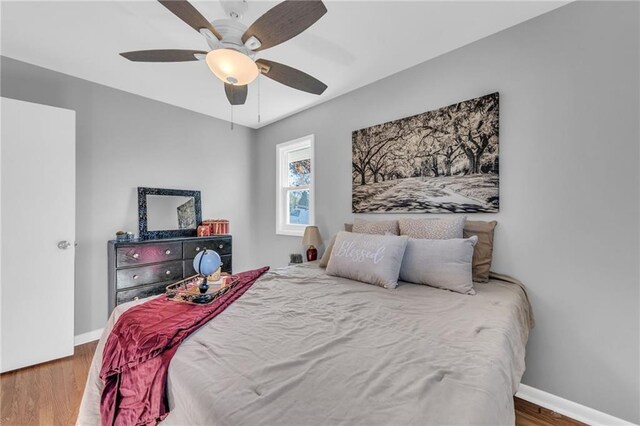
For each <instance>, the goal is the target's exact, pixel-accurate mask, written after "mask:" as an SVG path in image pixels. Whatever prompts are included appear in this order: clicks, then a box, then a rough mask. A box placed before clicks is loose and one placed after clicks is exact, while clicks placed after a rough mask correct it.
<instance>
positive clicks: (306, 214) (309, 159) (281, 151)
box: [276, 135, 314, 236]
mask: <svg viewBox="0 0 640 426" xmlns="http://www.w3.org/2000/svg"><path fill="white" fill-rule="evenodd" d="M276 160H277V175H276V179H277V182H276V186H277V194H276V199H277V204H276V234H280V235H294V236H302V234H304V228H306V227H307V226H308V225H313V223H314V214H313V213H314V199H313V198H314V197H313V195H314V194H313V175H314V164H313V135H310V136H305V137H304V138H300V139H296V140H294V141H291V142H285V143H281V144H279V145H277V146H276Z"/></svg>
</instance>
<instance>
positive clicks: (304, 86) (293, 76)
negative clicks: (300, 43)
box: [256, 59, 327, 95]
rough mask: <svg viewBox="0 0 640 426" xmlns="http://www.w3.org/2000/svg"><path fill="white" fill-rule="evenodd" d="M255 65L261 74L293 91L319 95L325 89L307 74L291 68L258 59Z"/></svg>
mask: <svg viewBox="0 0 640 426" xmlns="http://www.w3.org/2000/svg"><path fill="white" fill-rule="evenodd" d="M256 64H258V68H260V72H261V73H262V74H264V75H266V76H267V77H269V78H270V79H272V80H275V81H277V82H278V83H282V84H284V85H286V86H289V87H293V88H294V89H298V90H302V91H303V92H309V93H313V94H314V95H321V94H322V92H324V91H325V89H326V88H327V85H326V84H324V83H323V82H321V81H320V80H318V79H317V78H315V77H311V76H310V75H309V74H307V73H304V72H302V71H300V70H297V69H295V68H291V67H290V66H287V65H283V64H279V63H277V62H273V61H267V60H266V59H258V60H257V61H256Z"/></svg>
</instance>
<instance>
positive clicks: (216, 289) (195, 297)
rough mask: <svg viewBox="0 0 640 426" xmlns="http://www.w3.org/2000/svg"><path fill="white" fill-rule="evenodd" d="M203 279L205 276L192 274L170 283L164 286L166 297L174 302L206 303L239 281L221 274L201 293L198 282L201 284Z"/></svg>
mask: <svg viewBox="0 0 640 426" xmlns="http://www.w3.org/2000/svg"><path fill="white" fill-rule="evenodd" d="M203 280H206V278H204V277H202V276H200V275H193V276H191V277H189V278H185V279H184V280H181V281H178V282H175V283H173V284H170V285H168V286H167V287H166V294H167V298H168V299H169V300H174V301H176V302H183V303H190V304H192V305H207V304H209V303H211V302H213V301H214V300H216V299H217V298H219V297H220V296H222V295H223V294H225V293H226V292H228V291H229V290H231V289H232V288H233V287H235V286H236V285H237V284H238V282H240V280H239V279H238V277H235V276H233V275H226V274H223V275H222V276H221V278H220V280H218V281H215V282H212V283H209V288H208V289H207V291H206V292H204V293H202V292H201V291H200V284H202V282H203Z"/></svg>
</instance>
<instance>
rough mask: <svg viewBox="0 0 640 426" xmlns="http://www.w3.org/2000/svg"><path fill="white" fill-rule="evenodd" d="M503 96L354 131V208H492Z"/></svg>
mask: <svg viewBox="0 0 640 426" xmlns="http://www.w3.org/2000/svg"><path fill="white" fill-rule="evenodd" d="M498 128H499V95H498V93H497V92H496V93H492V94H490V95H486V96H481V97H479V98H475V99H470V100H468V101H464V102H460V103H457V104H454V105H450V106H447V107H444V108H440V109H437V110H433V111H428V112H425V113H422V114H418V115H414V116H412V117H406V118H402V119H400V120H395V121H389V122H387V123H384V124H379V125H376V126H372V127H367V128H365V129H360V130H356V131H354V132H353V134H352V165H353V166H352V184H353V191H352V207H353V212H354V213H401V212H404V213H407V212H409V213H411V212H413V213H493V212H497V211H498V209H499V207H500V197H499V179H498V172H499V162H498Z"/></svg>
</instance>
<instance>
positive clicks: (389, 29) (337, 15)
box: [0, 0, 567, 128]
mask: <svg viewBox="0 0 640 426" xmlns="http://www.w3.org/2000/svg"><path fill="white" fill-rule="evenodd" d="M566 3H567V2H566V1H565V2H558V1H497V2H488V1H464V2H463V1H439V2H435V1H409V2H399V1H331V0H329V1H326V0H325V4H326V6H327V9H328V13H327V14H326V15H325V16H324V17H322V19H320V20H319V21H318V22H317V23H315V24H314V25H313V26H312V27H310V28H309V29H308V30H307V31H305V32H304V33H302V34H301V35H299V36H298V37H296V38H294V39H292V40H289V41H288V42H286V43H284V44H281V45H279V46H276V47H273V48H271V49H268V50H266V51H264V52H261V53H260V54H259V55H258V57H263V58H266V59H271V60H274V61H276V62H281V63H284V64H287V65H290V66H292V67H295V68H299V69H300V70H302V71H305V72H307V73H309V74H311V75H313V76H314V77H316V78H318V79H320V80H322V81H323V82H324V83H326V84H327V85H328V86H329V88H328V89H327V90H326V91H325V93H324V94H322V95H321V96H316V95H311V94H307V93H304V92H299V91H297V90H293V89H290V88H289V87H286V86H283V85H281V84H278V83H276V82H274V81H272V80H270V79H268V78H265V77H260V86H261V87H260V98H261V100H260V108H261V118H262V120H261V123H258V120H257V116H258V99H257V98H258V96H257V89H258V87H257V83H256V82H254V83H252V84H251V86H250V87H249V97H248V99H247V103H246V104H245V105H243V106H238V107H234V111H233V114H234V121H235V122H236V123H239V124H243V125H246V126H250V127H253V128H258V127H261V126H263V125H266V124H268V123H271V122H274V121H277V120H279V119H282V118H284V117H286V116H289V115H292V114H294V113H296V112H298V111H301V110H304V109H307V108H309V107H311V106H313V105H317V104H319V103H321V102H325V101H327V100H329V99H331V98H334V97H336V96H339V95H342V94H344V93H347V92H349V91H351V90H354V89H356V88H358V87H362V86H365V85H367V84H369V83H372V82H374V81H376V80H379V79H381V78H384V77H386V76H389V75H391V74H394V73H396V72H398V71H401V70H404V69H406V68H409V67H411V66H413V65H416V64H419V63H421V62H424V61H426V60H428V59H431V58H433V57H436V56H438V55H441V54H443V53H445V52H448V51H451V50H453V49H456V48H458V47H461V46H464V45H466V44H468V43H471V42H473V41H475V40H478V39H481V38H483V37H486V36H488V35H490V34H493V33H496V32H498V31H501V30H503V29H505V28H508V27H511V26H513V25H516V24H518V23H520V22H523V21H525V20H528V19H530V18H533V17H535V16H537V15H540V14H543V13H546V12H548V11H550V10H552V9H555V8H557V7H560V6H562V5H564V4H566ZM193 4H194V6H195V7H196V8H197V9H198V10H199V11H200V12H201V13H202V14H203V15H204V16H205V17H207V18H208V19H209V20H212V21H213V20H216V19H221V18H224V17H225V16H224V12H223V10H222V7H221V5H220V3H219V2H218V1H194V2H193ZM275 4H276V3H275V2H266V1H250V2H249V11H248V12H247V13H246V14H245V16H244V17H243V18H242V22H243V23H245V24H246V25H249V24H251V23H252V22H253V21H254V20H255V19H256V18H258V17H259V16H260V15H261V14H263V13H264V12H266V11H267V10H268V9H269V8H271V7H273V6H274V5H275ZM1 15H2V25H1V26H2V34H1V35H2V43H1V51H0V53H1V54H2V55H4V56H8V57H11V58H14V59H18V60H21V61H24V62H29V63H32V64H35V65H38V66H42V67H45V68H49V69H52V70H55V71H59V72H62V73H65V74H70V75H73V76H76V77H80V78H83V79H86V80H90V81H94V82H96V83H100V84H104V85H107V86H110V87H114V88H117V89H121V90H125V91H127V92H131V93H135V94H138V95H141V96H145V97H147V98H151V99H155V100H158V101H162V102H166V103H169V104H173V105H177V106H180V107H183V108H186V109H190V110H193V111H197V112H201V113H203V114H207V115H210V116H213V117H218V118H221V119H223V120H229V119H230V116H231V107H230V106H229V104H228V102H227V99H226V97H225V95H224V89H223V85H222V82H220V81H219V80H218V79H216V78H215V77H214V76H213V74H212V73H211V72H210V71H209V69H208V68H207V66H206V64H205V63H204V62H186V63H169V64H167V63H158V64H149V63H133V62H129V61H127V60H125V59H124V58H122V57H120V56H119V55H118V53H119V52H125V51H131V50H143V49H171V48H178V49H203V50H206V48H207V45H206V43H205V41H204V39H203V38H202V36H200V35H199V34H198V33H197V32H196V31H194V30H193V29H192V28H190V27H189V26H187V25H186V24H185V23H183V22H182V21H180V20H179V19H178V18H177V17H176V16H174V15H173V14H171V13H170V12H169V11H168V10H167V9H165V8H164V7H163V6H162V5H160V4H159V3H157V2H156V1H153V0H149V1H67V2H61V1H40V2H36V1H4V0H3V1H2V14H1Z"/></svg>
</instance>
